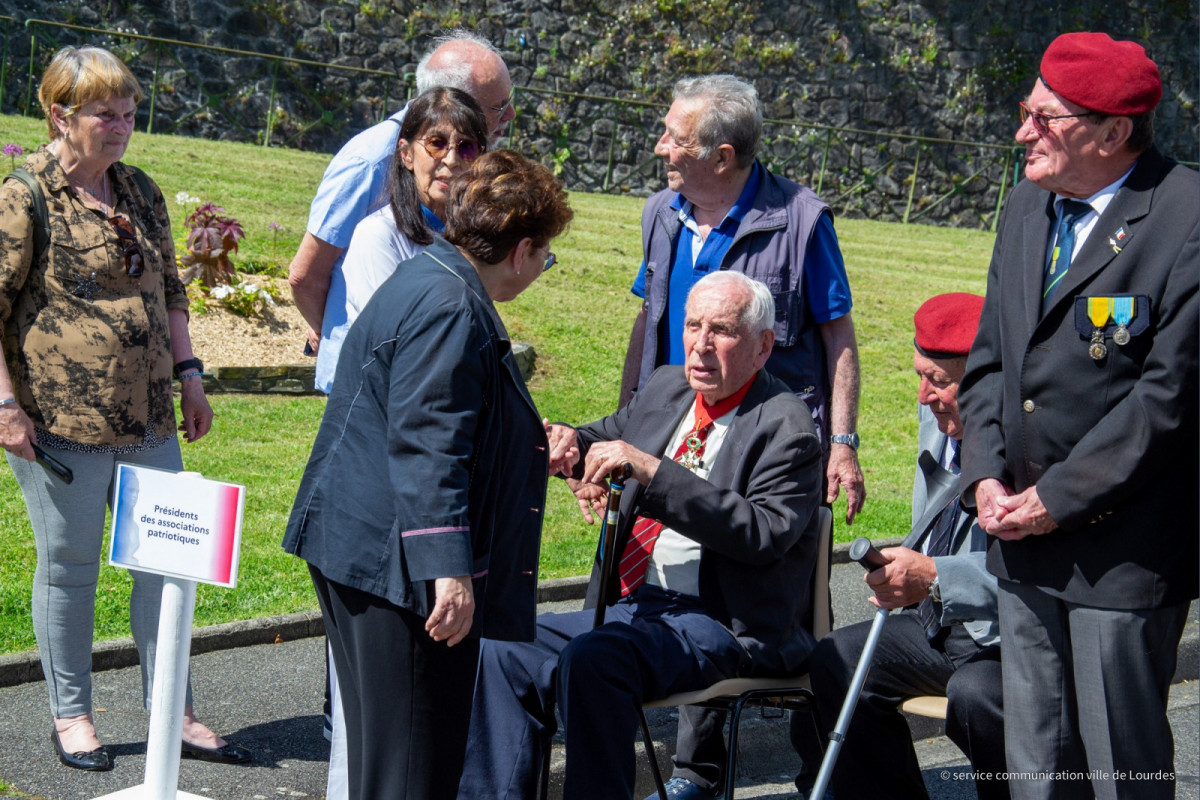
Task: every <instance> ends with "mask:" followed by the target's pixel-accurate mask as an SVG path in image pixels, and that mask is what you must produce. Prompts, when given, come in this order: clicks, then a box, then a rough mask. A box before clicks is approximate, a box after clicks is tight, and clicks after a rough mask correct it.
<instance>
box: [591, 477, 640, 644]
mask: <svg viewBox="0 0 1200 800" xmlns="http://www.w3.org/2000/svg"><path fill="white" fill-rule="evenodd" d="M632 474H633V465H632V464H630V463H628V462H626V463H624V464H622V465H621V466H620V467H618V468H617V469H615V470H613V472H612V475H610V476H609V481H608V506H607V507H606V508H605V509H604V519H602V520H601V521H600V591H599V593H598V594H599V597H598V599H597V602H596V616H595V617H594V618H593V619H592V627H593V628H599V627H600V626H601V625H603V624H604V610H605V609H606V608H607V607H608V602H607V601H608V581H609V579H610V578H611V577H612V571H613V562H614V561H616V558H617V552H616V551H617V536H616V533H617V517H618V516H619V515H620V513H621V495H622V494H624V493H625V481H627V480H629V476H630V475H632ZM610 530H611V531H612V534H613V535H612V536H609V535H608V533H609V531H610Z"/></svg>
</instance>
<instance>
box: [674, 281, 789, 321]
mask: <svg viewBox="0 0 1200 800" xmlns="http://www.w3.org/2000/svg"><path fill="white" fill-rule="evenodd" d="M702 289H703V290H705V291H707V290H709V289H714V290H718V291H722V290H723V291H724V292H725V293H726V294H730V293H731V291H730V290H732V289H741V290H742V291H743V292H745V293H747V294H749V295H750V299H749V300H748V301H747V302H745V303H744V304H742V314H741V322H742V324H743V325H745V326H746V327H747V328H749V329H750V333H751V334H752V335H754V336H757V335H758V334H760V333H762V332H763V331H769V330H771V329H773V328H774V327H775V298H774V297H772V296H771V290H770V289H768V288H767V285H766V284H765V283H763V282H762V281H756V280H754V279H753V278H748V277H746V276H745V275H743V274H742V273H740V272H734V271H733V270H727V269H723V270H720V271H718V272H710V273H708V274H707V275H705V276H704V277H703V278H701V279H700V280H698V281H696V283H695V285H693V286H692V289H691V291H690V292H688V302H691V299H692V295H694V294H695V293H696V292H698V291H700V290H702Z"/></svg>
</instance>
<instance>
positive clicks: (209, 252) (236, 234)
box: [180, 203, 246, 286]
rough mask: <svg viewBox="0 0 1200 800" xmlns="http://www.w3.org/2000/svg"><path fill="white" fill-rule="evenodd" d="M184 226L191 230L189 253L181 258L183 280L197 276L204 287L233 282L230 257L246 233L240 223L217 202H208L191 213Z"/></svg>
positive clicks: (189, 231) (187, 280)
mask: <svg viewBox="0 0 1200 800" xmlns="http://www.w3.org/2000/svg"><path fill="white" fill-rule="evenodd" d="M184 226H185V227H186V228H187V230H188V237H187V254H186V255H184V256H183V258H181V259H180V262H181V263H182V264H183V266H184V268H185V271H184V274H183V275H182V276H181V277H182V278H183V281H184V283H188V282H189V281H191V280H192V279H193V278H195V279H198V280H199V281H200V282H201V283H203V284H204V285H205V286H217V285H218V284H232V283H233V282H234V275H235V273H234V269H233V263H232V262H230V260H229V256H230V254H231V253H236V252H237V249H238V241H239V240H241V239H244V238H245V236H246V234H245V233H243V232H242V225H241V223H240V222H238V221H237V220H236V219H234V218H233V217H230V216H226V215H225V209H224V208H222V207H221V206H219V205H217V204H216V203H205V204H204V205H202V206H199V207H197V208H196V210H195V211H193V212H192V214H191V216H189V217H188V218H187V220H185V221H184Z"/></svg>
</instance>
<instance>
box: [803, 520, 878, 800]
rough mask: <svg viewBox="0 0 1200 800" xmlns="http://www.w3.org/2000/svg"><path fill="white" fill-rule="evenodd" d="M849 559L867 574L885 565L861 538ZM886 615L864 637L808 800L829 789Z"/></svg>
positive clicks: (872, 548) (868, 541)
mask: <svg viewBox="0 0 1200 800" xmlns="http://www.w3.org/2000/svg"><path fill="white" fill-rule="evenodd" d="M850 558H852V559H853V560H855V561H857V562H858V563H859V564H861V565H862V568H863V569H865V570H867V571H868V572H870V571H871V570H873V569H878V568H879V567H882V566H885V565H886V564H887V563H888V562H887V559H885V558H884V557H883V554H882V553H880V552H879V551H878V550H876V549H875V547H874V545H872V544H871V540H870V539H867V538H864V537H860V538H858V539H855V540H854V542H853V543H851V545H850ZM888 613H889V611H888V609H886V608H881V609H879V610H878V611H876V612H875V619H874V621H873V622H872V623H871V630H870V632H869V633H868V634H867V640H866V642H864V643H863V649H862V655H860V656H859V657H858V666H856V667H855V668H854V677H852V678H851V679H850V688H849V689H848V690H847V691H846V699H845V701H844V702H843V703H842V710H841V713H839V714H838V719H837V724H836V725H834V726H833V732H832V733H830V734H829V747H828V748H826V750H825V757H824V758H823V759H821V770H820V771H819V772H818V773H817V782H816V783H814V784H813V788H812V793H811V794H810V795H809V797H810V798H812V800H822V798H824V797H825V790H826V789H828V788H829V781H830V779H831V778H832V777H833V766H834V764H836V763H837V758H838V753H840V752H841V750H842V741H843V740H844V739H845V738H846V731H847V730H848V729H849V728H850V718H851V717H853V716H854V707H855V706H857V705H858V696H859V695H860V694H862V688H863V684H864V683H866V682H867V672H869V671H870V669H871V660H872V659H873V658H874V657H875V648H876V647H878V645H879V635H880V634H881V633H883V623H884V620H886V619H887V616H888Z"/></svg>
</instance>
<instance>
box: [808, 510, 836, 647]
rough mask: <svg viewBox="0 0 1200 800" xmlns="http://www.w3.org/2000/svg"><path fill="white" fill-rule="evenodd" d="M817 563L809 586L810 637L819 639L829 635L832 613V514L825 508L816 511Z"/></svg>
mask: <svg viewBox="0 0 1200 800" xmlns="http://www.w3.org/2000/svg"><path fill="white" fill-rule="evenodd" d="M817 514H818V515H819V516H820V520H819V522H818V525H819V528H818V530H817V563H816V566H814V567H813V574H812V581H811V584H810V587H811V594H810V595H809V596H810V597H812V612H813V620H812V629H811V630H812V635H813V636H815V637H816V638H818V639H820V638H822V637H823V636H825V634H827V633H829V630H830V628H831V627H832V623H833V612H832V611H831V610H830V607H829V555H830V553H831V552H832V551H833V512H832V511H830V510H829V509H828V508H826V507H825V506H821V507H820V508H818V509H817Z"/></svg>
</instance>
